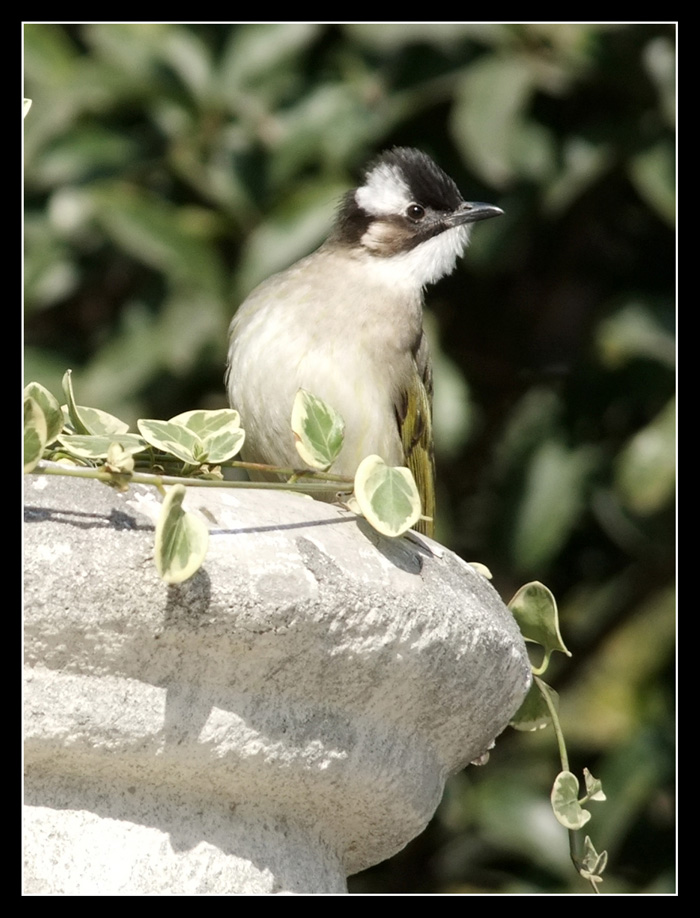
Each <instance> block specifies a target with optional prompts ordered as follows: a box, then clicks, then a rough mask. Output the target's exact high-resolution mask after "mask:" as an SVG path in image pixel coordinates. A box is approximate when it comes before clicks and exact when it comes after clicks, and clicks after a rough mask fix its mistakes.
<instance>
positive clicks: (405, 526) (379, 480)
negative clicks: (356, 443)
mask: <svg viewBox="0 0 700 918" xmlns="http://www.w3.org/2000/svg"><path fill="white" fill-rule="evenodd" d="M355 497H356V498H357V503H358V504H359V506H360V509H361V510H362V513H363V515H364V516H365V518H366V519H367V521H368V522H369V523H371V525H372V526H373V527H374V528H375V529H376V530H377V531H378V532H381V533H382V534H383V535H386V536H399V535H402V534H403V533H404V532H406V531H407V530H409V529H410V528H411V526H414V525H415V524H416V523H417V522H418V520H419V519H420V515H421V509H422V508H421V501H420V495H419V493H418V488H417V487H416V483H415V481H414V479H413V475H411V473H410V471H409V470H408V469H406V468H401V467H391V466H388V465H387V464H386V463H385V462H384V460H383V459H381V458H380V457H379V456H368V457H367V458H366V459H363V460H362V462H361V463H360V465H359V467H358V469H357V472H356V473H355Z"/></svg>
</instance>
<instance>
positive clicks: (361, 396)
mask: <svg viewBox="0 0 700 918" xmlns="http://www.w3.org/2000/svg"><path fill="white" fill-rule="evenodd" d="M291 334H292V336H293V337H294V338H296V339H298V340H289V337H288V336H279V335H278V336H276V337H275V339H273V340H269V341H268V342H267V353H266V358H265V360H264V361H260V360H256V359H255V357H254V356H253V355H251V354H249V353H247V352H246V349H245V348H242V349H241V350H240V352H239V353H238V354H234V355H233V360H232V366H231V377H230V392H231V400H232V404H233V405H234V407H235V408H237V409H238V410H239V411H240V413H241V419H242V424H243V427H244V428H245V429H246V446H245V448H244V452H243V455H244V457H245V458H246V459H247V460H248V461H255V462H265V463H269V464H274V465H280V466H285V467H292V468H299V467H300V466H301V465H302V462H301V459H300V457H299V454H298V453H297V450H296V447H295V445H294V436H293V434H292V432H291V414H292V404H293V401H294V397H295V395H296V393H297V390H298V389H299V388H303V389H306V390H308V391H309V392H311V393H313V394H314V395H317V396H319V397H320V398H322V399H323V400H324V401H326V402H328V404H329V405H331V406H332V407H333V408H334V409H335V410H336V411H337V412H338V413H339V414H340V416H341V417H342V418H343V421H344V424H345V438H344V443H343V448H342V451H341V453H340V456H339V457H338V459H337V460H336V462H335V464H334V465H333V468H332V471H333V472H335V473H337V474H340V475H350V476H352V475H354V474H355V471H356V469H357V466H358V465H359V463H360V462H361V461H362V459H364V458H365V457H366V456H369V455H373V454H376V455H379V456H381V457H382V459H384V461H385V462H387V463H388V464H390V465H403V464H404V461H403V449H402V446H401V440H400V437H399V432H398V426H397V421H396V417H395V414H394V407H393V402H392V400H391V398H389V397H388V392H389V390H390V388H391V387H390V386H389V385H388V377H390V375H391V374H390V370H389V368H387V366H386V365H385V366H383V367H380V366H378V365H377V364H376V362H374V361H372V360H371V359H370V357H369V355H368V353H367V350H366V349H365V348H363V347H362V342H361V341H358V342H357V347H352V346H349V341H348V340H347V339H346V340H343V341H338V342H333V341H330V342H329V341H324V342H319V341H317V340H314V336H313V333H311V334H308V335H307V334H302V333H300V331H299V330H298V329H295V330H294V331H293V332H292V333H291ZM350 335H351V332H349V334H348V337H350ZM290 354H302V355H304V356H303V357H301V358H300V359H298V360H291V361H290V359H289V355H290ZM270 367H274V368H275V370H274V372H273V373H270V372H269V368H270ZM382 392H384V393H385V395H384V397H382V396H381V393H382Z"/></svg>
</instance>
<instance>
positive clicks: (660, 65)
mask: <svg viewBox="0 0 700 918" xmlns="http://www.w3.org/2000/svg"><path fill="white" fill-rule="evenodd" d="M643 60H644V64H645V66H646V68H647V71H648V73H649V75H650V76H651V78H652V80H653V81H654V83H655V84H656V88H657V90H658V92H659V98H660V102H661V110H662V112H663V113H664V115H665V117H666V120H667V121H668V124H669V127H671V128H675V126H676V49H675V47H674V45H673V42H672V41H671V39H670V38H669V37H668V36H666V35H659V36H656V37H655V38H652V39H651V41H650V42H648V43H647V45H646V47H645V48H644V52H643Z"/></svg>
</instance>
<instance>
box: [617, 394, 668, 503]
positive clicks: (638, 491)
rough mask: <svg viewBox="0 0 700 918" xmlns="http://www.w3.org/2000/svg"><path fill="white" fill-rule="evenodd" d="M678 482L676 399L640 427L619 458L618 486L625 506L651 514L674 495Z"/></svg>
mask: <svg viewBox="0 0 700 918" xmlns="http://www.w3.org/2000/svg"><path fill="white" fill-rule="evenodd" d="M675 484H676V400H675V398H672V399H671V400H670V401H669V402H668V403H667V404H666V406H665V407H664V408H663V409H662V410H661V411H660V412H659V414H657V415H656V417H655V418H654V419H653V420H652V421H651V423H649V424H647V426H646V427H643V428H642V429H641V430H640V431H638V432H637V433H636V434H635V436H634V437H632V439H631V440H630V441H629V443H627V445H626V446H625V447H624V449H623V450H622V451H621V452H620V453H619V454H618V456H617V459H616V461H615V486H616V488H617V490H618V491H619V492H620V494H621V496H622V500H623V502H624V504H625V506H626V507H627V508H628V509H630V510H632V511H633V512H634V513H638V514H640V515H644V516H646V515H650V514H652V513H655V512H657V511H659V510H662V509H663V508H664V507H665V506H666V505H667V504H668V503H670V501H671V500H672V498H673V494H674V491H675Z"/></svg>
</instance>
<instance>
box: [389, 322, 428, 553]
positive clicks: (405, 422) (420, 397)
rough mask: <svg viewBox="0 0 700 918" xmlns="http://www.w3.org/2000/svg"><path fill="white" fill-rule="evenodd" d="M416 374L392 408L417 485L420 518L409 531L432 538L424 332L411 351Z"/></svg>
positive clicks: (407, 460) (426, 342) (426, 369)
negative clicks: (423, 517)
mask: <svg viewBox="0 0 700 918" xmlns="http://www.w3.org/2000/svg"><path fill="white" fill-rule="evenodd" d="M414 358H415V364H416V372H415V373H413V374H412V379H411V382H410V383H409V384H408V386H407V387H406V391H405V392H403V393H402V397H401V399H400V403H399V404H398V405H397V406H396V418H397V421H398V424H399V431H400V434H401V443H402V445H403V454H404V461H405V462H406V465H407V466H408V468H409V469H410V470H411V473H412V475H413V477H414V478H415V480H416V484H417V485H418V493H419V494H420V498H421V503H422V505H423V516H426V517H429V518H430V519H427V520H419V521H418V522H417V523H416V525H415V526H414V527H413V528H414V529H416V530H417V531H418V532H422V533H424V534H425V535H429V536H432V535H433V531H434V524H433V518H434V516H435V453H434V447H433V370H432V364H431V362H430V352H429V349H428V341H427V338H426V336H425V332H421V336H420V339H419V340H418V342H417V346H416V348H415V350H414Z"/></svg>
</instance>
